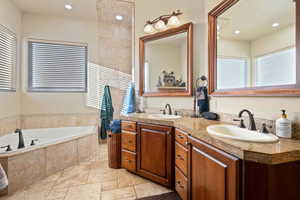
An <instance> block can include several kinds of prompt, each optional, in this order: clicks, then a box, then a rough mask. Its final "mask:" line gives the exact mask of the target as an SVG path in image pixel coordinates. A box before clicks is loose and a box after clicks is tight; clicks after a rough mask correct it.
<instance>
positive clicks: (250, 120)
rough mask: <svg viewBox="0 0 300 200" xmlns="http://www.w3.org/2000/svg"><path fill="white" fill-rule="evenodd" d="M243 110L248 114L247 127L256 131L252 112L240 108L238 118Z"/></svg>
mask: <svg viewBox="0 0 300 200" xmlns="http://www.w3.org/2000/svg"><path fill="white" fill-rule="evenodd" d="M244 112H246V113H247V114H248V115H249V127H248V129H249V130H251V131H256V130H257V129H256V125H255V120H254V117H253V114H252V113H251V112H250V111H249V110H247V109H244V110H242V111H241V112H240V113H239V118H241V117H242V115H243V113H244Z"/></svg>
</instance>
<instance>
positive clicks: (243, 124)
mask: <svg viewBox="0 0 300 200" xmlns="http://www.w3.org/2000/svg"><path fill="white" fill-rule="evenodd" d="M233 121H235V122H240V125H239V126H238V127H239V128H246V126H245V123H244V120H243V119H233Z"/></svg>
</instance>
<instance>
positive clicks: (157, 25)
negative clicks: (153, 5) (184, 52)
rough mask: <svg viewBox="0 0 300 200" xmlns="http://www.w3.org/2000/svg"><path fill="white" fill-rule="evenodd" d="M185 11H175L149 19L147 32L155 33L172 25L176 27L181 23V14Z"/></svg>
mask: <svg viewBox="0 0 300 200" xmlns="http://www.w3.org/2000/svg"><path fill="white" fill-rule="evenodd" d="M182 14H183V13H182V12H181V11H180V10H177V11H174V12H173V13H172V14H169V15H161V16H159V17H158V18H156V19H154V20H152V21H150V20H149V21H147V23H146V25H145V26H144V32H145V33H148V34H150V33H155V32H156V31H164V30H166V29H167V28H170V27H176V26H179V25H180V20H179V17H178V16H179V15H182Z"/></svg>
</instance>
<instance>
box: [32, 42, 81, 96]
mask: <svg viewBox="0 0 300 200" xmlns="http://www.w3.org/2000/svg"><path fill="white" fill-rule="evenodd" d="M28 52H29V71H28V86H29V88H28V89H29V91H32V92H86V91H87V46H79V45H69V44H58V43H46V42H29V51H28Z"/></svg>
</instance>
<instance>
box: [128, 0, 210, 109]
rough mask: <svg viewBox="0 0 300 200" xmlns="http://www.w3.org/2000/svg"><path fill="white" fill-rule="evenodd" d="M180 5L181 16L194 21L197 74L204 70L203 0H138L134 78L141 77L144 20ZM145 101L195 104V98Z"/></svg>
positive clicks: (149, 103) (184, 20)
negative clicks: (140, 39)
mask: <svg viewBox="0 0 300 200" xmlns="http://www.w3.org/2000/svg"><path fill="white" fill-rule="evenodd" d="M178 9H180V10H181V11H182V12H183V13H184V15H183V16H182V17H181V21H182V23H188V22H193V23H194V77H199V76H200V75H203V74H204V73H205V69H204V67H203V66H204V51H205V48H206V44H205V43H204V41H203V38H204V34H205V32H204V30H205V26H204V21H203V20H204V14H205V13H204V1H199V0H184V1H183V0H165V1H160V0H151V1H149V0H138V1H136V2H135V68H134V72H135V73H134V77H135V82H136V83H138V80H139V75H138V74H139V59H138V56H139V55H138V54H139V53H138V52H139V47H138V44H139V38H140V37H141V36H144V35H145V34H144V32H143V28H144V25H145V22H146V21H147V20H149V19H154V18H156V17H158V16H160V15H162V14H168V13H171V12H173V11H175V10H178ZM144 101H145V102H144V105H145V106H148V107H156V108H162V107H163V106H164V105H165V104H166V103H170V104H172V105H173V107H175V108H186V109H192V108H193V98H192V97H183V98H178V97H176V98H174V97H173V98H172V97H171V98H156V97H152V98H144Z"/></svg>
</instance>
